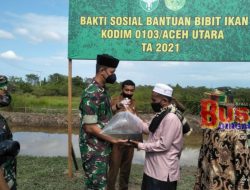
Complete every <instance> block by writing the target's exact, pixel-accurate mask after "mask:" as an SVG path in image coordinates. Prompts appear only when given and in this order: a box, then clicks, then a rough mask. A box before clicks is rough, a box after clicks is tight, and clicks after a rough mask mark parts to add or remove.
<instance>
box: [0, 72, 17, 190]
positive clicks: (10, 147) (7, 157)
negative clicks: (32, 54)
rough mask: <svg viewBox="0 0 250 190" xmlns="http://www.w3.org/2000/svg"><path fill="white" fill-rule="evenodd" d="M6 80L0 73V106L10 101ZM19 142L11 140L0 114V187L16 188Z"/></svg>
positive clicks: (11, 189) (12, 189)
mask: <svg viewBox="0 0 250 190" xmlns="http://www.w3.org/2000/svg"><path fill="white" fill-rule="evenodd" d="M7 85H8V80H7V77H6V76H2V75H0V107H5V106H8V105H9V104H10V103H11V96H10V94H9V93H8V91H7ZM19 150H20V144H19V143H18V142H17V141H13V140H12V133H11V131H10V129H9V126H8V123H7V121H6V120H5V118H4V117H3V116H2V115H1V114H0V178H1V179H0V189H1V190H2V189H3V190H5V189H10V190H16V186H17V184H16V155H17V154H18V153H19Z"/></svg>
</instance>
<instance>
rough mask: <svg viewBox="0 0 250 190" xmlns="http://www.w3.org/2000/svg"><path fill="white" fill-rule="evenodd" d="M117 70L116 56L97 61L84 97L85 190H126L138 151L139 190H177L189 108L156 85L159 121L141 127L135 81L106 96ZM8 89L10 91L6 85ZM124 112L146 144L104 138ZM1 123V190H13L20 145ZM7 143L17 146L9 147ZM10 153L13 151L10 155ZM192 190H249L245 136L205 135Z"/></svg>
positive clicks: (0, 91) (4, 98)
mask: <svg viewBox="0 0 250 190" xmlns="http://www.w3.org/2000/svg"><path fill="white" fill-rule="evenodd" d="M118 65H119V60H118V59H117V58H115V57H113V56H110V55H107V54H102V55H97V63H96V74H95V76H94V77H93V80H92V82H91V83H90V84H89V85H88V86H87V87H86V88H84V89H83V93H82V96H81V103H80V105H79V109H80V111H81V121H80V123H81V126H80V132H79V147H80V154H81V160H82V167H83V170H84V173H85V175H84V176H85V185H84V187H85V189H88V190H115V189H117V186H118V189H119V190H128V189H129V186H128V185H129V176H130V171H131V166H132V159H133V155H134V149H135V148H136V149H138V150H142V151H145V161H144V170H143V175H142V183H141V189H142V190H176V189H177V182H178V180H180V176H181V171H180V158H181V153H182V150H183V140H184V135H185V134H189V133H190V132H191V131H192V129H191V127H190V125H189V123H188V122H187V120H186V118H185V117H184V114H183V112H184V110H185V108H184V106H183V105H182V104H181V103H180V102H178V101H177V100H176V99H175V98H174V96H173V94H174V92H173V88H172V87H170V86H169V85H167V84H165V83H157V84H155V86H154V88H153V89H152V95H151V107H152V110H153V111H154V112H155V115H154V116H153V118H152V119H151V121H150V122H145V121H143V120H142V119H140V118H139V115H138V114H137V111H136V101H135V99H134V98H133V95H134V92H135V90H136V85H135V83H134V82H133V81H132V80H125V81H124V82H122V83H121V93H120V94H119V95H118V96H115V97H112V99H111V97H110V95H109V93H108V90H107V88H106V84H107V83H110V84H113V83H115V82H116V74H115V71H116V69H117V67H118ZM1 77H2V76H0V79H1ZM3 79H5V81H7V79H6V78H3V77H2V81H4V80H3ZM0 82H1V81H0ZM1 84H3V82H2V83H0V85H1ZM4 84H5V86H6V82H5V83H4ZM5 86H4V85H2V86H0V87H1V88H0V101H1V102H0V103H2V104H1V105H4V106H6V105H8V104H9V103H10V101H11V96H10V95H8V94H7V93H6V92H7V91H6V87H5ZM8 101H9V102H8ZM223 106H225V104H223ZM121 112H130V113H132V114H133V115H134V116H136V117H138V118H139V121H140V125H139V126H140V128H141V132H142V133H143V134H145V135H148V137H147V140H144V141H143V140H141V141H140V140H138V139H126V138H116V137H113V136H112V135H108V134H105V133H102V130H103V129H104V128H105V126H107V124H108V123H109V121H110V120H111V118H112V117H113V116H114V115H115V114H118V113H121ZM248 114H249V113H248ZM0 116H1V115H0ZM0 119H1V122H2V123H3V124H1V128H0V132H1V139H0V153H1V159H0V160H1V167H0V189H1V190H9V189H11V190H15V189H16V177H15V174H16V159H15V156H16V155H17V154H18V152H19V149H20V145H19V143H18V142H14V141H12V134H11V131H10V130H9V128H8V125H7V122H6V120H5V119H4V118H3V117H2V116H1V117H0ZM130 127H131V128H133V127H135V126H130ZM121 133H122V131H121ZM2 134H3V135H2ZM2 137H4V138H2ZM6 140H9V141H8V143H10V142H14V143H12V144H11V146H10V144H8V143H7V144H8V145H6V142H7V141H6ZM6 147H10V148H12V149H10V150H11V151H8V155H7V153H6V149H7V148H6ZM4 151H5V152H4ZM10 152H11V154H10ZM6 155H7V156H6ZM116 181H118V185H116V183H117V182H116ZM193 189H194V190H249V189H250V148H249V145H248V136H247V132H246V131H245V130H221V129H220V128H215V129H209V128H204V129H203V139H202V144H201V148H200V154H199V159H198V167H197V173H196V180H195V184H194V188H193Z"/></svg>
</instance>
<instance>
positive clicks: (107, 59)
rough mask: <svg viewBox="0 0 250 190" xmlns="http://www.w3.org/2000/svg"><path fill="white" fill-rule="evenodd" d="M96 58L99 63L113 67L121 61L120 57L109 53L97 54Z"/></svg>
mask: <svg viewBox="0 0 250 190" xmlns="http://www.w3.org/2000/svg"><path fill="white" fill-rule="evenodd" d="M96 59H97V64H98V65H103V66H107V67H112V68H116V67H117V66H118V63H119V59H116V58H114V57H113V56H111V55H108V54H102V55H97V58H96Z"/></svg>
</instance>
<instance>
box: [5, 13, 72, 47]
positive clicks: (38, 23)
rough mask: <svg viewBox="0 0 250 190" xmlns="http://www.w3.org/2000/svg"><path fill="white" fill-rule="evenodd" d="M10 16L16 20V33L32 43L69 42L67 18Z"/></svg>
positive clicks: (25, 15) (14, 23) (30, 15)
mask: <svg viewBox="0 0 250 190" xmlns="http://www.w3.org/2000/svg"><path fill="white" fill-rule="evenodd" d="M9 16H12V17H13V18H14V21H13V20H12V22H13V23H12V24H13V25H14V27H15V28H14V30H15V32H16V33H17V34H19V35H21V36H23V37H25V38H27V39H29V41H30V42H32V43H35V44H36V43H42V42H51V41H54V42H55V41H56V42H60V43H61V42H63V43H66V42H67V34H68V30H67V27H68V19H67V17H64V16H53V15H39V14H34V13H28V14H24V15H16V14H11V15H9Z"/></svg>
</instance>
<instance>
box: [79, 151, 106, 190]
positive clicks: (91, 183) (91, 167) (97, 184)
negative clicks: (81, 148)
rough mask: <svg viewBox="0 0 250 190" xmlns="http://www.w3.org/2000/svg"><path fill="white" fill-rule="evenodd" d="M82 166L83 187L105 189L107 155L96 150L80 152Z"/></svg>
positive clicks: (96, 189) (97, 189) (95, 189)
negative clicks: (83, 174)
mask: <svg viewBox="0 0 250 190" xmlns="http://www.w3.org/2000/svg"><path fill="white" fill-rule="evenodd" d="M81 157H82V166H83V170H84V172H85V186H86V187H85V189H87V190H105V188H106V186H107V171H108V165H109V155H105V154H102V153H100V152H97V151H95V152H94V151H91V152H88V153H82V152H81Z"/></svg>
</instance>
